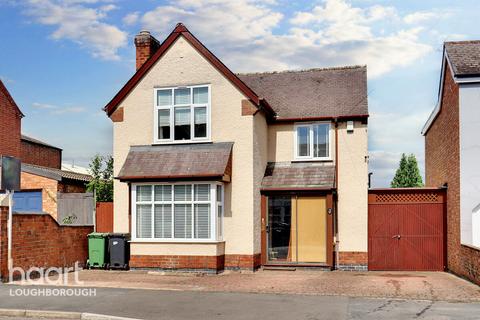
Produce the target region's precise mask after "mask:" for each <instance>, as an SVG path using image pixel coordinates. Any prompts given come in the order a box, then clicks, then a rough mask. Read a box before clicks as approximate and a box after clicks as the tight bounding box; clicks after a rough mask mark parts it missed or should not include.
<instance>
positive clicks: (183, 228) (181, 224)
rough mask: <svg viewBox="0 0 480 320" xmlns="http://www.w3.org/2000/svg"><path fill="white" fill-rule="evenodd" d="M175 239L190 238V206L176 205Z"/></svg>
mask: <svg viewBox="0 0 480 320" xmlns="http://www.w3.org/2000/svg"><path fill="white" fill-rule="evenodd" d="M173 224H174V229H175V238H180V239H185V238H191V237H192V205H190V204H176V205H175V209H174V221H173Z"/></svg>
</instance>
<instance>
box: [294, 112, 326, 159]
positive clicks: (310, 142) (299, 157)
mask: <svg viewBox="0 0 480 320" xmlns="http://www.w3.org/2000/svg"><path fill="white" fill-rule="evenodd" d="M320 124H327V125H328V157H314V156H313V149H314V148H313V127H314V126H316V125H320ZM302 127H304V128H309V132H310V141H309V152H310V155H309V156H299V155H298V128H302ZM293 131H294V133H293V134H294V139H293V140H294V147H293V149H294V150H293V152H294V155H293V158H294V161H332V159H333V158H332V152H333V143H332V142H333V135H332V123H331V122H327V121H321V122H308V123H305V122H302V123H296V124H295V125H294V126H293Z"/></svg>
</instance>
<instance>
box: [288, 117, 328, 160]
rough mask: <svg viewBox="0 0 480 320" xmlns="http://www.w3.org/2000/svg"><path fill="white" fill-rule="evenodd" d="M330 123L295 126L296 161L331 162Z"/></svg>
mask: <svg viewBox="0 0 480 320" xmlns="http://www.w3.org/2000/svg"><path fill="white" fill-rule="evenodd" d="M330 129H331V128H330V123H310V124H298V125H296V126H295V159H296V160H330V159H331V155H330V152H331V151H330V148H331V146H330V145H331V143H330V138H331V137H330Z"/></svg>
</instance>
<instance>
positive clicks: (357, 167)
mask: <svg viewBox="0 0 480 320" xmlns="http://www.w3.org/2000/svg"><path fill="white" fill-rule="evenodd" d="M294 125H295V124H294V123H280V124H270V125H269V126H268V161H269V162H284V161H292V160H294V134H295V133H294ZM330 133H331V134H332V139H331V141H332V148H331V149H330V150H331V153H332V159H333V161H335V129H334V125H333V124H332V130H331V132H330ZM367 155H368V135H367V125H366V124H362V123H361V122H360V121H355V123H354V132H353V133H347V130H346V122H339V126H338V158H339V159H338V190H337V191H338V240H339V241H340V244H339V245H340V251H360V252H366V251H367V240H368V239H367V236H368V235H367V231H368V230H367V228H368V225H367V218H368V163H367V161H366V159H365V156H367Z"/></svg>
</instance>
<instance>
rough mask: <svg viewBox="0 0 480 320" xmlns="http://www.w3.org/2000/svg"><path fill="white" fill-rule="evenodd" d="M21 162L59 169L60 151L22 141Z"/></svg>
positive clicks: (60, 165) (60, 161) (60, 163)
mask: <svg viewBox="0 0 480 320" xmlns="http://www.w3.org/2000/svg"><path fill="white" fill-rule="evenodd" d="M21 158H22V162H25V163H30V164H36V165H37V166H43V167H49V168H56V169H60V168H61V167H62V151H61V150H59V149H55V148H50V147H47V146H42V145H39V144H36V143H31V142H29V141H25V140H22V142H21Z"/></svg>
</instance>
